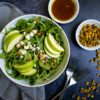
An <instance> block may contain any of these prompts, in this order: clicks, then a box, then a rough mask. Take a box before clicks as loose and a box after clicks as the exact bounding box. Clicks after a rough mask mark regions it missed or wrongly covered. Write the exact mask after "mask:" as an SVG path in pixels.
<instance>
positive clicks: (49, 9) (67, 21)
mask: <svg viewBox="0 0 100 100" xmlns="http://www.w3.org/2000/svg"><path fill="white" fill-rule="evenodd" d="M54 1H55V0H50V1H49V4H48V12H49V15H50V17H51V18H52V19H53V20H54V21H56V22H57V23H60V24H67V23H70V22H72V21H73V20H75V18H76V17H77V16H78V13H79V10H80V5H79V1H78V0H75V1H74V2H75V3H76V6H77V10H76V12H75V14H74V15H73V16H72V17H71V18H70V19H68V20H65V21H62V20H59V19H57V18H56V17H55V16H54V15H53V14H52V11H51V6H52V3H53V2H54Z"/></svg>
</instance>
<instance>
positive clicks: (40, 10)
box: [0, 0, 100, 100]
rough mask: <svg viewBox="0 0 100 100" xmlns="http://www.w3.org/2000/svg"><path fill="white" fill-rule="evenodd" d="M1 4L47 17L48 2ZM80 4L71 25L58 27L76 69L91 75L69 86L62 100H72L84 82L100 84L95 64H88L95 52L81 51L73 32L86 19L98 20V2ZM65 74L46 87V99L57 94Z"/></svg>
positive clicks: (87, 0) (24, 0)
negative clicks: (64, 36) (61, 29)
mask: <svg viewBox="0 0 100 100" xmlns="http://www.w3.org/2000/svg"><path fill="white" fill-rule="evenodd" d="M0 1H1V2H9V3H12V4H14V5H15V6H17V7H19V8H20V9H21V10H22V11H24V12H25V13H27V14H28V13H35V14H41V15H45V16H48V17H49V14H48V10H47V8H48V2H49V1H48V0H0ZM79 3H80V12H79V15H78V17H77V18H76V19H75V20H74V21H73V22H71V23H69V24H65V25H60V26H61V27H62V28H63V29H64V31H65V32H66V35H67V36H68V39H69V42H70V46H71V56H74V57H77V58H78V59H79V63H78V66H77V68H78V69H82V68H85V67H88V68H89V69H90V70H91V73H90V74H89V75H88V76H86V77H84V78H83V79H82V80H81V81H80V82H78V83H77V84H76V85H74V86H71V87H70V88H68V89H67V90H66V92H65V96H64V100H73V99H72V98H71V95H72V94H73V93H77V94H78V95H81V94H80V93H79V87H80V86H83V87H84V83H85V81H91V80H92V79H95V80H96V81H97V82H100V78H98V77H96V73H97V70H96V64H90V63H89V62H88V61H89V59H91V58H93V57H94V56H95V51H86V50H83V49H81V48H80V47H79V46H78V45H77V43H76V41H75V30H76V28H77V26H78V25H79V24H80V23H81V22H82V21H84V20H86V19H97V20H100V0H79ZM65 77H66V76H65V72H64V73H63V74H62V75H61V76H60V77H59V78H58V79H57V80H56V81H54V82H52V83H51V84H49V85H46V99H47V100H50V98H51V97H52V96H53V95H55V94H56V93H57V92H59V91H60V90H61V88H62V86H63V84H64V81H65V79H66V78H65ZM99 98H100V93H97V94H95V99H93V100H100V99H99ZM87 100H89V99H87Z"/></svg>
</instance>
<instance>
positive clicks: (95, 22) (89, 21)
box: [76, 19, 100, 50]
mask: <svg viewBox="0 0 100 100" xmlns="http://www.w3.org/2000/svg"><path fill="white" fill-rule="evenodd" d="M86 24H90V25H92V24H95V25H96V26H97V27H100V22H99V21H97V20H94V19H88V20H85V21H83V22H82V23H81V24H80V25H79V26H78V28H77V30H76V41H77V43H78V45H79V46H80V47H82V48H83V49H85V50H97V49H99V48H100V45H97V46H95V47H86V46H83V45H82V44H81V43H80V42H79V38H78V37H79V34H80V31H81V29H82V27H83V25H86Z"/></svg>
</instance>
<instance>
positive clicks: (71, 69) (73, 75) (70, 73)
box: [51, 58, 89, 100]
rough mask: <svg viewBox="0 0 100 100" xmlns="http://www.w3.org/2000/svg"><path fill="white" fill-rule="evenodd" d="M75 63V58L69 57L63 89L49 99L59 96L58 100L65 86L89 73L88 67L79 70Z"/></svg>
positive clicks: (76, 61)
mask: <svg viewBox="0 0 100 100" xmlns="http://www.w3.org/2000/svg"><path fill="white" fill-rule="evenodd" d="M77 63H78V60H77V58H72V59H71V61H70V62H69V66H68V69H67V70H66V75H67V80H66V82H65V85H64V87H63V90H62V91H60V92H59V93H58V94H57V95H56V96H54V97H53V98H52V99H51V100H56V99H57V98H58V97H59V100H61V99H62V97H63V95H64V91H65V90H66V88H68V87H69V86H71V85H74V84H76V82H77V81H79V80H80V79H81V78H83V77H84V76H86V75H87V74H88V73H89V69H87V68H85V69H83V70H81V71H76V66H77Z"/></svg>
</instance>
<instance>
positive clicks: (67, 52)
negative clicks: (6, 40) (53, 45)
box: [0, 14, 70, 87]
mask: <svg viewBox="0 0 100 100" xmlns="http://www.w3.org/2000/svg"><path fill="white" fill-rule="evenodd" d="M33 17H42V18H44V19H45V20H51V19H49V18H47V17H45V16H42V15H37V14H28V15H23V16H20V17H18V18H15V19H14V20H12V21H11V22H10V23H8V24H7V25H6V26H5V28H4V29H3V30H2V31H1V34H0V46H2V40H3V37H4V34H3V33H4V32H5V30H6V29H7V30H8V29H9V28H10V27H14V26H15V24H16V22H17V21H18V20H19V19H30V18H33ZM53 23H54V24H55V25H57V26H58V27H59V28H60V29H61V27H60V26H59V25H58V24H56V23H55V22H54V21H53ZM61 30H62V29H61ZM60 36H61V39H62V41H63V43H64V49H65V54H64V57H63V60H62V62H61V63H60V65H59V69H58V71H56V72H55V73H54V74H52V75H51V76H50V77H49V80H45V81H42V82H38V83H37V82H36V83H35V84H34V85H30V84H29V83H28V82H27V81H26V80H17V79H14V78H12V77H11V76H10V75H8V73H7V72H6V68H5V61H4V59H0V67H1V70H2V71H3V73H4V74H5V75H6V76H7V77H8V78H9V79H10V80H11V81H13V82H15V83H17V84H19V85H22V86H25V87H39V86H43V85H46V84H49V83H51V82H53V81H54V80H56V79H57V78H58V77H59V76H60V75H61V74H62V73H63V71H64V70H65V68H66V66H67V64H68V61H69V57H70V46H69V42H68V38H67V36H66V34H65V32H64V31H63V30H62V32H61V34H60ZM0 48H1V47H0ZM0 51H1V50H0Z"/></svg>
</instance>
